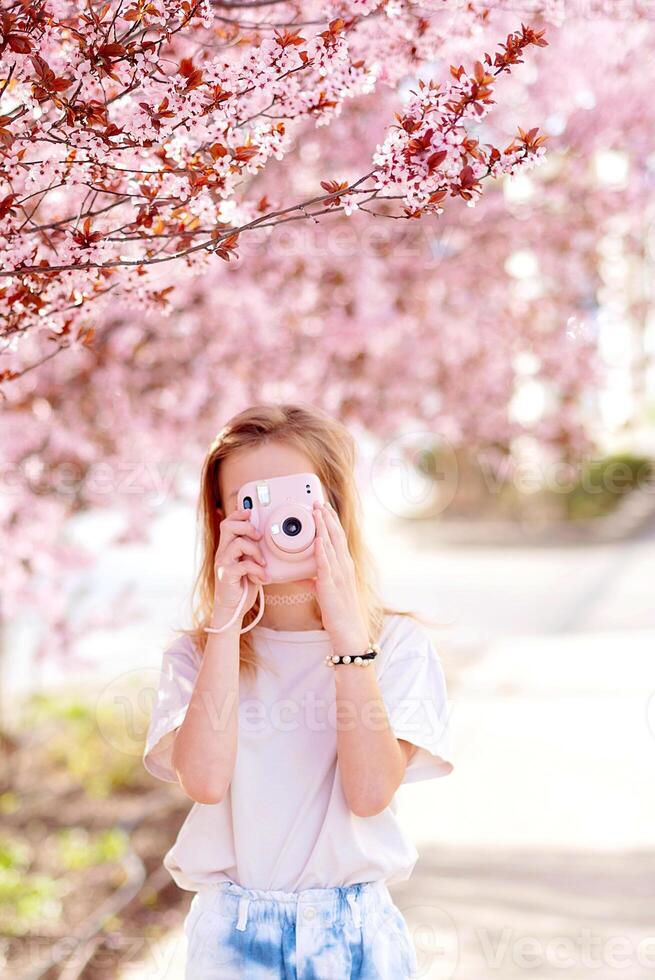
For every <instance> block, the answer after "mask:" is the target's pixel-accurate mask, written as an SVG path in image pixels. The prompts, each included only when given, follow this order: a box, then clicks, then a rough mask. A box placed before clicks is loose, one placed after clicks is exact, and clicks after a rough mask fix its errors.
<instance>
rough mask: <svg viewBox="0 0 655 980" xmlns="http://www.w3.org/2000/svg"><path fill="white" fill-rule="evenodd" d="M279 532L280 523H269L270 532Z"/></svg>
mask: <svg viewBox="0 0 655 980" xmlns="http://www.w3.org/2000/svg"><path fill="white" fill-rule="evenodd" d="M279 533H280V525H279V524H271V534H279Z"/></svg>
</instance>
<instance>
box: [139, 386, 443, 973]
mask: <svg viewBox="0 0 655 980" xmlns="http://www.w3.org/2000/svg"><path fill="white" fill-rule="evenodd" d="M354 463H355V449H354V441H353V439H352V437H351V436H350V434H349V433H348V432H347V430H346V429H344V427H343V426H342V425H341V424H339V423H338V422H336V421H334V420H333V419H331V418H330V417H329V416H327V415H325V414H324V413H322V412H320V411H318V410H317V409H315V408H312V407H308V406H307V407H306V406H298V405H262V406H257V407H254V408H250V409H248V410H247V411H245V412H242V413H241V414H240V415H237V416H236V417H235V418H233V419H232V420H231V421H230V422H229V423H228V424H227V425H226V426H225V427H224V428H223V429H222V430H221V432H220V433H219V435H218V436H217V438H216V440H215V441H214V443H213V445H212V446H211V448H210V450H209V453H208V455H207V458H206V460H205V463H204V467H203V471H202V481H201V496H200V503H199V520H200V523H201V527H202V535H203V547H204V552H203V555H202V564H201V568H200V572H199V575H198V579H197V582H196V608H195V614H194V628H193V629H190V630H185V631H181V633H182V635H181V637H180V638H179V639H178V640H177V641H176V642H174V643H173V644H172V646H170V647H169V649H167V650H166V652H165V653H164V656H163V666H162V675H161V683H160V687H159V691H158V694H157V698H156V703H155V705H154V709H153V713H152V718H151V721H150V727H149V729H148V734H147V740H146V747H145V754H144V764H145V766H146V768H147V769H148V770H149V772H151V773H152V774H153V775H154V776H157V777H158V778H160V779H164V780H169V781H171V782H179V784H180V785H181V787H182V789H183V790H184V792H185V793H186V794H187V796H189V797H190V798H191V799H192V800H193V801H194V806H193V807H192V809H191V812H190V814H189V816H188V817H187V819H186V821H185V823H184V824H183V826H182V828H181V830H180V833H179V835H178V838H177V841H176V842H175V844H174V846H173V847H172V848H171V849H170V850H169V851H168V853H167V854H166V856H165V858H164V865H165V867H166V868H167V869H168V871H169V872H170V874H171V875H172V877H173V879H174V880H175V882H176V883H177V884H178V885H179V886H180V887H181V888H186V889H189V890H191V891H194V892H195V893H196V894H195V896H194V898H193V901H192V903H191V907H190V910H189V913H188V915H187V918H186V920H185V924H184V928H185V933H186V937H187V940H188V946H187V968H186V976H187V978H189V980H205V978H207V980H209V978H212V980H214V978H215V980H232V978H244V980H281V978H293V980H310V978H312V980H348V978H353V980H380V978H382V980H387V978H388V980H403V978H407V977H410V976H412V975H413V974H414V972H415V970H416V968H417V964H416V955H415V951H414V948H413V944H412V941H411V937H410V935H409V931H408V928H407V925H406V923H405V920H404V918H403V916H402V914H401V913H400V910H399V909H398V908H397V906H396V905H395V904H394V903H393V900H392V898H391V895H390V893H389V890H388V884H390V883H392V882H399V881H404V880H406V879H407V878H409V876H410V874H411V872H412V870H413V867H414V864H415V863H416V860H417V858H418V853H417V851H416V849H415V848H414V846H413V844H412V843H411V841H410V840H409V839H408V838H407V837H406V836H405V835H404V833H403V831H402V829H401V827H400V825H399V822H398V820H397V817H396V803H395V798H394V794H395V792H396V789H397V788H398V786H399V785H400V783H402V782H410V781H413V780H418V779H427V778H429V777H433V776H445V775H447V774H448V773H450V772H451V770H452V768H453V766H452V763H451V761H450V753H449V749H448V745H447V733H446V724H445V723H446V686H445V682H444V675H443V671H442V668H441V664H440V661H439V659H438V656H437V654H436V652H435V649H434V647H433V645H432V642H431V640H430V638H429V636H428V634H427V633H426V632H425V631H424V629H423V628H422V627H421V626H420V625H419V624H418V622H417V621H416V619H415V618H413V617H412V616H411V615H409V614H401V613H394V612H392V611H391V610H388V609H385V608H384V607H383V606H382V605H381V603H380V600H379V598H378V596H377V593H376V591H375V589H374V587H373V580H372V576H371V572H370V569H369V562H368V558H367V552H366V550H365V547H364V544H363V541H362V536H361V531H360V527H359V517H358V501H357V495H356V488H355V481H354ZM307 472H311V473H315V474H316V475H317V476H318V477H319V479H320V481H321V483H322V486H323V488H324V491H325V494H326V497H327V503H326V504H325V505H320V504H318V503H314V505H313V507H314V509H313V516H314V520H315V524H316V536H315V538H314V543H313V548H314V552H313V554H314V557H315V561H316V571H317V574H316V577H315V578H313V579H308V580H305V581H299V582H292V583H287V584H284V585H279V584H275V585H267V586H266V587H265V604H264V613H263V616H262V617H261V619H259V620H258V622H257V624H256V625H255V626H254V628H252V629H251V630H249V631H247V632H242V631H243V630H245V629H246V628H247V627H248V625H249V624H251V623H253V622H254V620H255V619H256V618H257V614H258V611H259V610H258V605H259V603H258V601H257V596H258V590H259V586H260V584H262V581H263V579H264V578H265V562H264V558H263V555H262V551H261V548H260V545H259V541H260V540H261V535H260V533H259V532H258V531H257V530H256V528H255V526H254V524H253V523H251V521H250V520H249V515H250V511H249V510H245V509H243V510H240V509H237V508H236V498H237V491H238V489H239V488H240V487H241V486H243V485H244V484H245V483H248V482H250V481H252V480H262V479H270V478H273V477H277V476H287V475H290V474H296V473H307ZM244 585H247V593H246V594H247V599H246V601H245V605H243V603H242V599H243V594H244V593H243V591H242V586H244ZM240 603H241V605H242V611H241V612H239V613H238V615H237V616H236V619H235V612H237V610H238V609H239V604H240ZM375 645H376V646H377V651H376V649H375ZM367 651H368V657H367V659H368V660H369V662H368V663H365V664H362V663H359V662H355V661H354V659H352V658H354V657H355V656H358V655H362V654H365V653H366V652H367ZM340 657H348V658H349V659H348V660H346V661H341V662H338V663H335V662H334V658H336V659H337V660H338V659H339V658H340ZM364 667H365V668H366V669H364Z"/></svg>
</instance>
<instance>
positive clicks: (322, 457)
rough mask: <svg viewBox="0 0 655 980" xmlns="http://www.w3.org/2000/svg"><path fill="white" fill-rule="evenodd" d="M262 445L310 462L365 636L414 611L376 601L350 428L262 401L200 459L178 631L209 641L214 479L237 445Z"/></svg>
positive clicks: (250, 651) (305, 408)
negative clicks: (189, 581) (334, 517)
mask: <svg viewBox="0 0 655 980" xmlns="http://www.w3.org/2000/svg"><path fill="white" fill-rule="evenodd" d="M265 442H286V443H288V444H291V445H293V446H295V447H296V448H298V449H300V450H302V451H303V452H305V453H306V454H307V456H309V458H310V459H311V461H312V463H313V467H314V472H315V473H316V475H317V476H318V477H319V479H320V481H321V483H322V485H323V487H324V489H325V493H326V495H327V498H328V500H329V501H330V503H331V504H332V506H333V507H334V509H335V510H336V512H337V514H338V516H339V519H340V521H341V525H342V527H343V529H344V531H345V534H346V538H347V540H348V547H349V549H350V554H351V556H352V559H353V562H354V565H355V573H356V580H357V592H358V596H357V597H358V601H359V604H360V607H361V610H362V614H363V617H364V622H365V623H366V624H367V626H368V631H369V637H370V639H371V641H375V640H377V639H378V637H379V635H380V631H381V629H382V624H383V621H384V616H385V615H386V614H394V613H395V614H400V615H413V614H412V613H400V611H398V610H392V609H388V608H387V607H385V606H384V605H383V604H382V601H381V599H380V596H379V592H378V586H377V580H376V573H375V569H374V565H373V561H372V558H371V555H370V552H369V550H368V548H367V547H366V545H365V543H364V538H363V536H362V532H361V520H360V509H361V505H360V500H359V495H358V492H357V487H356V484H355V474H354V468H355V441H354V439H353V437H352V436H351V434H350V432H349V431H348V430H347V429H346V428H345V426H343V425H342V424H341V423H340V422H338V421H337V420H336V419H333V418H331V417H330V416H329V415H328V414H327V413H325V412H323V411H322V410H320V409H318V408H315V407H314V406H311V405H301V404H295V405H287V404H283V405H275V404H263V405H254V406H252V407H251V408H247V409H246V410H245V411H243V412H240V413H239V414H238V415H236V416H234V418H232V419H230V421H229V422H228V423H227V424H226V425H225V426H223V428H222V429H221V430H220V432H219V433H218V435H217V436H216V438H215V439H214V441H213V443H212V444H211V446H210V447H209V451H208V453H207V456H206V457H205V461H204V464H203V467H202V475H201V478H200V497H199V500H198V533H199V539H200V551H201V555H200V565H199V569H198V574H197V576H196V580H195V585H194V591H193V613H192V623H193V626H192V628H191V629H189V630H181V631H180V632H183V633H187V634H188V635H190V636H192V637H193V639H194V641H195V642H196V644H197V645H198V646H199V648H200V649H201V651H204V647H205V643H206V642H207V633H205V632H204V627H205V626H207V625H208V624H209V622H210V617H211V613H212V607H213V602H214V583H215V572H214V558H215V555H216V549H217V547H218V539H219V525H220V519H221V518H220V517H219V514H218V513H217V508H220V510H221V511H222V512H223V513H225V508H224V506H223V501H222V500H221V491H220V481H219V476H220V469H221V463H222V461H223V460H224V459H226V458H227V457H228V456H229V455H230V454H231V453H234V452H236V451H237V450H239V449H245V448H252V447H254V446H259V445H261V444H262V443H265ZM262 475H263V476H264V475H265V474H262ZM256 607H257V603H255V605H254V606H253V607H252V608H251V609H250V610H249V611H248V612H247V613H246V615H245V616H244V618H243V625H244V626H247V625H248V623H249V622H252V620H253V619H254V617H255V615H256ZM250 637H251V634H250V633H244V634H243V635H242V636H241V646H240V670H245V671H251V670H252V671H254V670H256V668H257V665H258V660H257V656H256V654H255V651H254V648H253V646H252V643H251V641H250Z"/></svg>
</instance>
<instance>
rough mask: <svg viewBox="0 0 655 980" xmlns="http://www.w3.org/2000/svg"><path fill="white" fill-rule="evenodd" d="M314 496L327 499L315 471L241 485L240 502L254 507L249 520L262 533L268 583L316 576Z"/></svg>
mask: <svg viewBox="0 0 655 980" xmlns="http://www.w3.org/2000/svg"><path fill="white" fill-rule="evenodd" d="M315 500H318V501H319V502H320V503H325V494H324V492H323V487H322V485H321V481H320V480H319V478H318V477H317V476H316V474H315V473H293V474H291V475H290V476H275V477H271V478H270V479H268V480H253V481H252V482H250V483H244V485H243V486H242V487H241V488H240V490H239V492H238V494H237V506H238V507H245V508H246V509H249V510H250V511H251V514H250V520H251V522H252V523H253V524H254V525H255V527H256V528H257V530H258V531H261V533H262V535H263V537H262V538H261V539H260V541H259V546H260V548H261V550H262V555H263V557H264V560H265V561H266V565H267V570H268V577H267V578H266V579H265V580H264V584H265V585H271V584H273V583H275V582H297V581H299V580H300V579H305V578H315V576H316V560H315V558H314V538H315V537H316V524H315V522H314V515H313V513H312V507H313V503H314V501H315Z"/></svg>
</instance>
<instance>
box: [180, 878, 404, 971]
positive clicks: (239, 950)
mask: <svg viewBox="0 0 655 980" xmlns="http://www.w3.org/2000/svg"><path fill="white" fill-rule="evenodd" d="M184 931H185V934H186V937H187V941H188V947H187V963H186V973H185V977H186V980H409V978H410V977H412V976H414V974H415V972H416V970H417V964H416V954H415V951H414V947H413V944H412V940H411V936H410V934H409V930H408V928H407V924H406V923H405V920H404V918H403V916H402V914H401V912H400V910H399V909H398V907H397V906H396V905H394V903H393V900H392V898H391V895H390V894H389V890H388V888H387V886H386V884H385V883H384V882H382V881H375V882H372V881H367V882H359V883H358V884H355V885H345V886H342V887H340V888H304V889H301V890H300V891H297V892H283V891H259V890H258V889H254V888H243V887H242V886H241V885H237V884H236V883H235V882H232V881H221V882H219V883H217V884H215V885H210V886H207V887H203V888H201V889H200V890H199V891H198V892H197V893H196V895H195V896H194V898H193V901H192V902H191V907H190V909H189V913H188V915H187V917H186V920H185V922H184Z"/></svg>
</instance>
